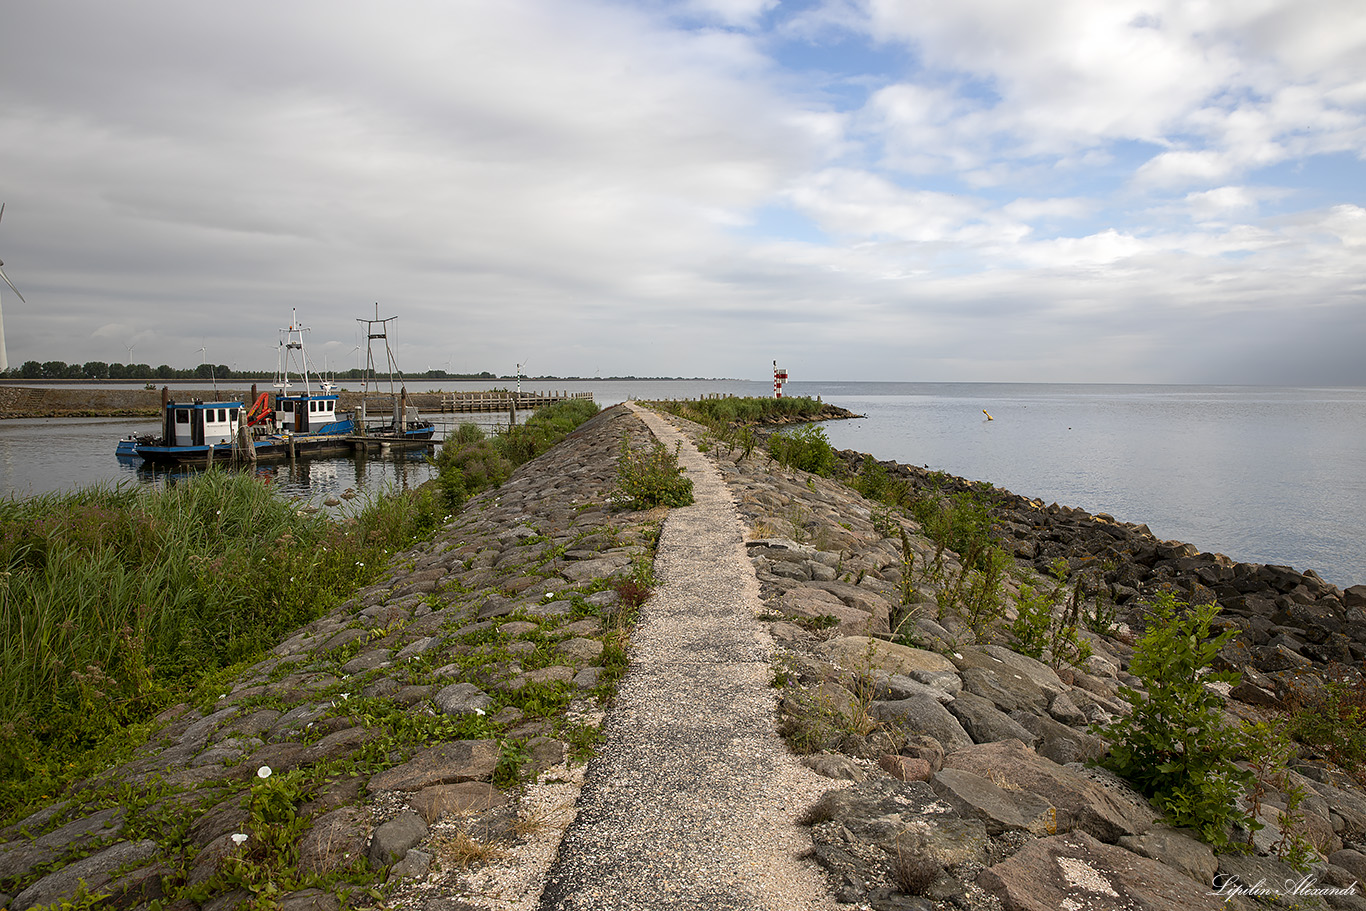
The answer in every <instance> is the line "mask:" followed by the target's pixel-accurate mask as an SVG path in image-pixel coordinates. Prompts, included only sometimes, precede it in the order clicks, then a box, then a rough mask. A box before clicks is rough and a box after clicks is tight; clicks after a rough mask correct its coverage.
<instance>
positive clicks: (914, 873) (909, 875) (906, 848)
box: [892, 837, 944, 895]
mask: <svg viewBox="0 0 1366 911" xmlns="http://www.w3.org/2000/svg"><path fill="white" fill-rule="evenodd" d="M907 841H908V842H909V843H903V841H902V839H901V838H900V837H898V838H897V842H896V856H895V857H894V858H892V882H894V883H896V887H897V888H898V889H900V890H901V891H902V892H905V893H906V894H907V895H924V894H925V893H926V892H928V891H929V890H930V886H932V885H934V881H935V880H936V879H938V878H939V874H941V873H943V872H944V868H943V867H942V866H941V865H940V864H939V862H938V861H937V860H935V859H934V858H933V857H931V856H930V855H929V854H928V853H927V852H926V851H925V844H924V840H923V839H915V838H912V839H908V840H907Z"/></svg>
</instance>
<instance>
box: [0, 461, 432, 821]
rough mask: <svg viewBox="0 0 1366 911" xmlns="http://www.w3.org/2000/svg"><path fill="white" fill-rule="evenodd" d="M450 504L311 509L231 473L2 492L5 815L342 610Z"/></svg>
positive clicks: (426, 499)
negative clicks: (95, 754)
mask: <svg viewBox="0 0 1366 911" xmlns="http://www.w3.org/2000/svg"><path fill="white" fill-rule="evenodd" d="M443 513H444V506H443V504H441V503H440V501H439V498H438V497H437V496H436V495H435V494H434V493H424V492H419V493H417V494H411V495H410V494H404V495H396V496H389V497H377V498H373V499H371V500H370V501H369V502H368V503H365V504H364V505H363V506H359V507H357V509H356V510H355V512H354V513H353V514H352V515H350V516H348V517H345V518H342V519H329V518H326V517H321V516H313V515H309V514H307V513H306V512H305V511H303V510H300V509H299V508H298V505H297V504H294V503H289V502H285V501H284V500H283V499H281V498H280V497H278V496H276V495H275V494H273V493H272V492H271V491H270V490H269V489H268V488H266V487H265V486H263V485H262V484H261V483H260V482H259V481H257V480H256V479H255V478H253V477H252V476H250V475H246V474H239V473H227V472H222V471H209V472H206V473H204V474H203V475H200V476H198V477H196V478H194V479H192V480H190V481H189V482H182V483H178V484H175V485H173V486H169V487H165V488H131V487H118V488H110V487H93V488H89V489H85V490H80V491H77V492H74V493H68V494H47V495H43V496H38V497H33V498H29V499H24V500H9V501H0V817H3V816H5V815H7V813H8V811H9V810H10V809H12V808H13V807H14V806H15V805H16V804H17V803H21V802H23V801H24V800H25V799H26V795H28V794H29V792H30V791H34V790H35V789H43V788H45V787H48V786H49V785H55V784H56V782H57V779H59V778H61V775H62V773H61V772H60V769H62V768H68V767H70V766H71V765H72V763H73V759H74V757H77V756H80V755H82V754H84V753H86V752H87V751H89V750H92V749H95V748H97V747H99V745H100V744H101V743H103V742H104V741H106V740H107V739H108V738H110V737H111V736H113V735H115V734H116V733H118V732H119V731H121V730H122V729H123V728H125V727H126V726H128V725H133V724H136V723H138V722H141V721H145V720H147V719H149V718H151V717H152V716H154V715H155V714H156V713H157V712H159V711H160V710H161V709H163V708H165V707H166V706H168V705H171V704H174V703H175V702H176V701H180V700H182V699H184V698H185V697H186V695H187V693H188V692H189V691H191V690H192V689H193V688H194V687H195V685H196V684H197V683H198V682H199V681H200V680H201V679H203V678H204V676H205V675H206V674H210V673H213V672H215V671H217V670H219V669H221V668H224V667H227V666H230V665H232V664H234V663H236V662H239V661H243V660H245V659H248V658H251V657H254V656H256V655H258V654H259V653H260V652H262V651H263V650H264V649H267V648H269V647H271V646H272V645H273V644H274V643H275V642H277V641H279V639H280V638H281V637H282V636H283V635H284V634H286V633H288V632H289V631H291V630H293V629H295V628H296V627H298V626H300V625H302V624H304V623H306V622H308V621H310V620H312V619H314V618H316V617H318V616H321V615H322V614H324V613H326V612H328V611H329V610H331V609H332V608H333V607H334V606H335V605H337V604H338V603H340V602H341V601H342V600H344V599H345V598H346V597H348V596H349V595H350V593H351V592H353V591H355V590H356V589H357V588H359V587H361V586H363V585H365V584H367V583H368V582H369V581H371V580H372V579H373V578H374V577H375V576H377V575H378V573H379V572H380V571H381V570H382V569H383V564H384V557H385V554H386V553H388V552H390V551H396V550H398V549H399V548H402V547H406V546H407V545H408V544H410V543H411V542H412V541H413V540H414V539H416V538H418V537H423V536H426V535H428V534H430V532H431V531H432V530H433V529H434V528H435V527H437V525H438V524H439V523H440V522H441V520H442V518H443Z"/></svg>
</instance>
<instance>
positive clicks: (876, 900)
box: [692, 427, 1366, 909]
mask: <svg viewBox="0 0 1366 911" xmlns="http://www.w3.org/2000/svg"><path fill="white" fill-rule="evenodd" d="M692 432H693V433H694V434H696V435H697V436H698V438H699V439H705V438H706V434H705V432H703V431H701V429H700V428H696V427H693V428H692ZM714 457H715V458H716V459H717V461H718V463H719V464H720V465H721V467H722V471H723V473H724V474H725V476H726V478H727V481H728V483H730V484H731V485H732V487H733V489H734V491H735V493H736V497H737V500H738V502H739V503H740V509H741V511H742V513H744V515H745V516H746V518H747V520H748V522H749V524H750V527H751V530H752V536H751V540H750V542H749V549H750V553H751V558H752V561H753V563H754V566H755V571H756V573H757V576H758V579H759V581H760V584H761V587H762V592H763V594H764V596H765V599H766V603H767V605H768V610H769V614H768V617H769V619H770V622H771V626H772V632H773V635H774V637H775V639H776V640H777V641H778V642H779V643H780V644H782V645H783V646H784V649H785V652H784V654H782V655H780V657H779V658H778V661H777V667H776V671H775V680H776V681H777V682H778V683H779V684H780V685H781V688H782V689H781V692H782V697H781V706H780V708H781V712H782V715H783V724H784V727H785V729H786V731H787V733H788V738H789V741H790V742H791V743H792V744H793V746H794V748H796V749H798V750H800V751H803V752H805V753H806V754H807V755H806V757H805V761H806V762H807V764H808V765H809V766H810V767H811V768H813V769H815V770H817V771H818V772H821V773H822V774H824V775H827V776H829V777H830V778H832V779H833V780H841V781H847V782H851V783H852V784H851V786H849V787H846V788H844V789H839V790H832V791H831V792H829V793H828V794H827V795H826V797H825V798H824V799H822V800H821V801H820V802H819V803H818V804H817V805H815V806H814V807H812V808H810V810H809V811H808V813H807V821H808V822H810V823H811V825H812V830H811V831H812V838H813V842H814V855H815V857H816V858H817V859H818V861H819V862H820V863H821V864H822V866H824V867H825V868H826V869H827V870H828V871H829V873H830V875H831V882H832V888H833V890H834V891H835V894H836V897H837V898H839V899H840V900H841V901H845V902H848V903H854V904H858V905H859V906H871V907H873V908H878V909H929V908H936V909H947V908H967V909H975V908H998V907H1004V908H1007V909H1036V908H1037V909H1044V908H1049V909H1053V908H1059V907H1064V908H1066V907H1071V908H1140V907H1141V908H1173V909H1175V908H1215V907H1230V906H1231V907H1249V908H1250V907H1253V906H1254V903H1253V899H1251V898H1249V897H1248V896H1246V895H1241V896H1235V897H1233V898H1231V899H1229V902H1230V903H1229V904H1228V905H1225V904H1224V900H1225V897H1222V896H1215V895H1213V894H1212V893H1213V892H1214V891H1216V887H1215V884H1216V883H1226V882H1228V881H1229V878H1230V877H1237V881H1238V882H1241V883H1243V884H1244V885H1247V886H1252V885H1255V884H1257V883H1259V882H1262V883H1263V884H1264V885H1265V884H1271V885H1270V886H1267V887H1266V889H1265V890H1264V892H1263V893H1262V894H1264V895H1269V893H1270V892H1272V891H1274V889H1284V888H1285V884H1287V883H1295V882H1298V881H1300V880H1302V879H1303V876H1301V875H1300V874H1297V873H1296V872H1295V871H1294V870H1293V869H1292V868H1291V867H1289V866H1288V865H1286V864H1285V863H1284V862H1282V861H1281V860H1280V858H1279V857H1278V856H1277V852H1276V850H1275V845H1276V842H1277V841H1278V840H1279V839H1280V838H1281V835H1282V831H1283V830H1282V823H1281V819H1280V816H1279V812H1278V810H1279V809H1282V808H1285V807H1286V806H1287V805H1288V804H1287V799H1288V798H1287V792H1289V791H1290V790H1291V789H1293V788H1300V789H1302V790H1303V793H1304V794H1305V795H1306V796H1305V799H1304V800H1303V802H1302V803H1301V804H1300V806H1299V810H1300V813H1301V815H1300V817H1299V819H1298V821H1296V822H1294V823H1293V824H1287V827H1288V828H1291V829H1292V830H1293V831H1292V834H1296V833H1298V834H1300V835H1303V836H1304V837H1306V838H1307V839H1308V841H1309V842H1310V843H1312V845H1313V846H1314V848H1315V850H1316V852H1317V853H1316V854H1315V855H1314V859H1313V866H1312V869H1311V873H1310V876H1311V878H1312V881H1314V882H1318V883H1320V884H1321V885H1322V886H1323V887H1324V888H1325V889H1326V890H1333V889H1336V890H1337V891H1339V892H1344V893H1345V894H1335V895H1328V896H1325V897H1323V898H1319V897H1303V896H1300V897H1296V898H1295V901H1297V902H1299V904H1297V905H1295V907H1322V906H1323V902H1325V901H1326V902H1327V903H1328V904H1329V905H1330V906H1332V907H1337V908H1366V902H1363V901H1362V899H1361V898H1360V893H1361V891H1362V884H1366V853H1363V850H1366V794H1363V792H1362V790H1361V789H1360V788H1359V787H1358V786H1357V784H1356V782H1355V781H1354V780H1353V779H1352V778H1351V777H1349V776H1348V775H1347V774H1345V773H1344V771H1343V770H1340V769H1336V768H1334V767H1333V766H1332V765H1331V764H1330V763H1327V762H1324V761H1321V760H1316V759H1314V758H1312V757H1309V756H1306V757H1304V758H1302V759H1299V760H1296V761H1295V762H1293V763H1292V765H1293V768H1292V769H1291V770H1290V771H1289V772H1288V773H1287V774H1286V776H1285V777H1284V779H1282V780H1280V781H1279V783H1278V784H1277V785H1275V786H1273V787H1272V793H1270V794H1269V795H1268V798H1267V801H1266V802H1264V804H1263V809H1262V813H1261V821H1262V822H1263V823H1265V824H1266V828H1264V829H1263V830H1261V831H1260V832H1259V833H1257V835H1256V840H1255V846H1256V851H1255V853H1253V854H1251V855H1246V856H1243V855H1239V856H1231V855H1222V856H1216V855H1215V854H1214V852H1213V851H1212V850H1211V849H1210V848H1209V847H1208V846H1207V845H1205V844H1203V843H1202V842H1200V841H1198V840H1196V839H1195V838H1193V837H1192V835H1191V833H1190V832H1188V831H1181V830H1176V829H1172V828H1170V827H1168V826H1166V825H1164V824H1162V823H1161V822H1160V820H1159V818H1158V814H1156V813H1155V812H1154V810H1153V809H1152V807H1151V806H1150V805H1149V804H1148V802H1147V801H1146V800H1145V799H1144V798H1143V797H1142V796H1141V795H1139V794H1137V793H1136V792H1134V791H1133V790H1132V789H1131V788H1129V787H1128V786H1127V784H1125V783H1124V782H1123V781H1121V780H1119V779H1118V778H1116V777H1115V776H1113V775H1111V774H1109V773H1107V772H1104V771H1102V770H1099V769H1096V768H1094V767H1090V766H1088V765H1087V764H1086V762H1087V760H1090V759H1094V758H1096V757H1097V756H1099V755H1101V754H1102V753H1103V752H1104V750H1105V749H1106V744H1105V743H1104V741H1103V740H1101V738H1100V737H1098V736H1096V734H1094V733H1093V732H1092V725H1095V724H1103V723H1105V722H1107V721H1109V720H1111V719H1113V718H1115V717H1116V716H1118V715H1120V714H1121V713H1126V712H1127V711H1128V705H1127V703H1125V702H1124V701H1123V700H1122V699H1120V698H1119V687H1120V686H1121V685H1128V686H1131V687H1138V686H1139V685H1140V682H1139V681H1138V680H1137V678H1134V677H1133V676H1131V675H1130V674H1128V673H1127V667H1128V662H1129V659H1130V657H1131V656H1132V642H1133V638H1132V635H1131V634H1129V635H1122V637H1116V636H1101V635H1097V634H1094V633H1092V632H1090V631H1087V630H1082V635H1083V636H1084V637H1085V638H1086V640H1087V641H1088V642H1089V643H1090V645H1091V647H1092V650H1093V654H1092V656H1091V657H1090V658H1088V659H1087V660H1086V662H1085V663H1084V664H1083V666H1081V667H1070V666H1067V665H1066V664H1063V665H1061V667H1060V668H1059V669H1056V670H1055V669H1054V668H1053V667H1050V666H1049V665H1047V664H1044V663H1042V662H1040V661H1037V660H1034V659H1032V658H1029V657H1027V656H1024V655H1021V654H1018V653H1016V652H1014V651H1011V650H1009V649H1008V648H1005V647H1003V642H1004V637H1002V636H999V635H997V636H988V637H984V638H978V637H977V636H975V635H974V633H973V631H972V630H970V629H969V628H968V625H967V624H966V623H965V622H964V621H963V620H961V619H960V618H959V617H957V616H955V615H953V614H948V615H947V616H941V615H940V613H939V609H938V603H937V602H938V596H939V595H940V594H941V593H942V584H943V583H942V582H938V581H936V580H935V579H931V578H927V577H924V576H921V575H914V578H913V579H910V580H908V579H906V578H904V577H903V574H904V573H906V572H907V571H910V572H911V573H912V574H915V570H914V568H913V567H921V568H923V567H927V566H929V565H930V564H931V563H932V562H933V560H934V558H935V553H936V546H935V545H934V544H933V543H932V542H930V541H928V540H927V539H925V538H924V537H923V536H921V535H920V534H919V528H918V527H917V526H916V525H915V523H914V522H911V521H909V520H906V519H904V518H902V519H899V520H897V521H898V523H899V524H900V525H901V527H902V528H903V529H904V530H905V531H906V532H907V541H908V543H909V544H910V546H911V548H912V551H913V554H914V560H913V561H912V562H910V563H909V564H908V562H907V560H906V559H905V556H906V555H904V554H903V553H902V546H901V541H900V535H899V534H898V533H897V532H896V531H895V530H894V529H891V528H889V527H888V525H887V522H888V513H887V511H886V510H884V509H882V508H880V507H879V506H878V505H877V504H874V503H870V502H869V501H867V500H865V499H864V498H863V497H861V496H859V495H858V494H857V493H855V492H854V491H852V490H851V489H849V488H848V487H846V486H845V485H843V484H840V483H837V482H834V481H831V480H828V479H825V478H819V477H814V476H810V475H807V474H805V473H802V472H796V471H786V470H783V469H781V468H778V467H777V466H774V465H773V464H771V463H765V462H764V461H762V460H759V459H743V458H738V457H737V454H733V453H726V452H724V451H722V450H721V449H719V448H718V449H717V450H715V451H714ZM842 458H843V459H844V460H845V461H846V462H847V463H848V464H849V467H850V468H851V469H852V470H853V471H857V470H858V468H859V467H860V465H861V462H862V460H863V459H864V458H869V457H868V456H862V455H859V454H857V453H852V452H845V453H842ZM882 466H883V468H884V469H886V470H887V471H888V473H889V474H890V475H891V476H892V477H899V478H902V479H905V480H908V481H910V482H911V483H913V484H915V485H916V486H932V485H941V484H943V482H944V481H945V480H947V481H948V482H949V489H950V492H952V490H953V489H954V488H955V487H957V488H958V489H963V488H964V486H965V485H967V482H965V481H961V480H960V479H945V478H943V477H942V476H936V477H933V478H932V477H930V474H929V473H928V472H923V471H921V470H919V469H914V468H908V467H906V466H900V465H896V464H895V463H890V462H884V463H882ZM994 514H995V518H996V521H997V524H998V526H999V528H1000V529H1001V530H1002V531H1004V532H1005V539H1006V541H1007V542H1008V546H1009V548H1010V549H1011V550H1012V551H1013V552H1014V554H1015V555H1016V556H1017V557H1018V558H1019V560H1020V569H1021V573H1020V575H1022V576H1023V577H1025V578H1029V576H1030V575H1031V574H1030V573H1029V572H1028V569H1029V568H1030V567H1031V566H1037V567H1039V568H1043V569H1049V568H1051V567H1052V564H1053V562H1054V561H1055V560H1057V559H1060V558H1061V559H1063V560H1066V561H1067V564H1068V567H1069V569H1070V570H1071V571H1074V572H1076V571H1085V570H1087V569H1094V570H1096V571H1097V572H1098V573H1100V574H1101V575H1100V577H1099V578H1098V580H1097V585H1098V586H1100V587H1103V594H1104V595H1106V596H1108V597H1109V598H1110V599H1112V600H1113V601H1114V602H1118V608H1119V610H1120V612H1121V617H1120V619H1127V620H1129V621H1130V622H1131V623H1132V624H1133V625H1136V626H1141V622H1142V618H1143V614H1142V611H1141V610H1140V603H1139V602H1140V600H1141V598H1142V597H1146V596H1150V595H1151V594H1153V593H1154V592H1155V591H1158V590H1161V589H1163V588H1167V589H1170V590H1173V591H1175V592H1176V593H1178V594H1179V595H1181V596H1183V597H1186V598H1189V599H1191V600H1193V601H1201V600H1213V599H1214V598H1216V597H1217V598H1219V599H1220V600H1221V602H1226V612H1227V616H1226V617H1225V622H1226V623H1227V624H1229V625H1231V626H1232V627H1234V628H1236V629H1237V630H1239V637H1238V638H1237V639H1236V640H1235V641H1234V642H1233V643H1232V644H1230V645H1229V646H1228V647H1227V648H1226V649H1225V650H1224V652H1223V654H1222V655H1221V656H1220V657H1221V661H1222V662H1223V665H1224V666H1225V667H1228V668H1232V669H1236V670H1239V671H1241V672H1242V673H1243V680H1244V683H1243V684H1242V685H1241V686H1239V687H1237V688H1234V689H1233V691H1232V692H1230V693H1229V694H1228V700H1227V703H1226V711H1227V714H1228V715H1229V716H1230V717H1231V718H1247V719H1250V720H1257V719H1261V718H1265V717H1267V716H1266V715H1264V714H1263V712H1264V711H1265V710H1267V709H1269V708H1271V707H1274V706H1275V705H1277V704H1278V703H1279V702H1280V700H1281V699H1283V698H1287V697H1289V696H1290V695H1292V694H1295V693H1300V694H1303V693H1304V692H1306V691H1312V690H1313V689H1314V688H1315V687H1317V686H1319V685H1321V683H1322V682H1323V681H1324V680H1325V679H1327V678H1329V677H1335V678H1337V679H1359V678H1357V677H1356V676H1355V675H1356V672H1355V671H1354V670H1353V669H1352V668H1351V667H1350V666H1349V664H1350V663H1351V662H1353V661H1354V660H1355V659H1359V658H1360V656H1361V654H1362V652H1361V644H1362V642H1363V638H1362V636H1361V631H1362V629H1363V628H1366V627H1362V625H1361V624H1362V620H1363V615H1362V611H1361V607H1362V603H1361V595H1362V594H1363V589H1362V588H1361V587H1357V588H1354V589H1349V590H1348V591H1346V592H1341V591H1338V590H1336V589H1334V588H1333V587H1332V586H1328V585H1326V584H1324V583H1322V582H1321V580H1318V579H1317V577H1315V576H1314V575H1313V574H1312V573H1295V572H1293V571H1291V570H1289V569H1287V568H1284V567H1262V566H1252V565H1241V564H1234V563H1232V561H1229V560H1228V559H1227V558H1224V557H1221V556H1218V555H1210V554H1200V553H1199V552H1198V550H1197V549H1196V548H1194V547H1191V546H1189V545H1185V544H1179V543H1174V542H1163V541H1158V540H1156V539H1154V538H1153V537H1152V535H1151V534H1148V533H1147V531H1146V529H1143V528H1142V527H1130V526H1121V525H1119V524H1118V523H1115V522H1114V521H1113V520H1111V519H1109V518H1108V517H1104V516H1099V517H1092V516H1087V515H1086V514H1085V513H1082V512H1080V511H1078V510H1070V509H1066V508H1063V507H1057V506H1047V507H1046V506H1044V505H1043V504H1041V503H1038V502H1035V501H1028V500H1025V499H1023V498H1019V497H1014V496H1012V495H1009V494H1006V493H1004V492H998V494H997V496H996V505H995V506H994ZM945 556H947V564H946V566H945V567H944V569H943V571H942V573H941V574H940V576H939V578H940V579H952V578H955V577H956V576H957V575H958V574H959V573H960V572H961V566H959V565H957V564H956V562H955V557H954V555H952V554H947V555H945ZM907 581H910V582H912V583H913V584H911V585H909V586H907V585H905V584H903V583H905V582H907ZM1035 581H1036V582H1037V578H1036V579H1035ZM1019 584H1020V582H1019V580H1018V579H1017V580H1012V581H1009V582H1008V583H1007V588H1008V589H1009V590H1010V592H1011V593H1012V594H1016V593H1018V588H1019ZM1099 590H1100V589H1099V588H1098V591H1099ZM908 596H909V598H908ZM908 601H909V603H908ZM906 616H909V617H910V619H909V620H908V621H907V623H908V624H909V627H910V628H911V629H912V630H913V631H912V632H911V633H910V636H909V638H911V639H912V640H914V641H916V642H917V643H919V644H922V645H923V646H925V647H923V648H914V647H909V646H905V645H899V644H896V643H894V642H889V641H886V639H887V636H888V633H889V620H891V619H892V618H893V617H906ZM1010 616H1013V615H1011V614H1008V618H1009V617H1010ZM936 617H940V619H939V620H936V619H935V618H936ZM903 629H904V628H903ZM1324 646H1327V647H1328V648H1327V649H1326V650H1325V648H1324ZM1278 788H1279V790H1278ZM1354 884H1355V885H1354ZM1352 891H1354V892H1355V893H1356V894H1351V893H1352ZM908 892H914V893H917V894H908ZM1271 900H1272V898H1271V897H1268V898H1267V901H1271ZM1287 901H1289V900H1288V899H1287ZM1285 906H1286V907H1289V905H1288V904H1287V905H1285Z"/></svg>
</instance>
